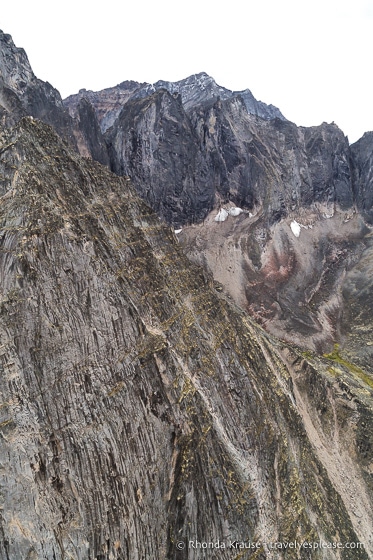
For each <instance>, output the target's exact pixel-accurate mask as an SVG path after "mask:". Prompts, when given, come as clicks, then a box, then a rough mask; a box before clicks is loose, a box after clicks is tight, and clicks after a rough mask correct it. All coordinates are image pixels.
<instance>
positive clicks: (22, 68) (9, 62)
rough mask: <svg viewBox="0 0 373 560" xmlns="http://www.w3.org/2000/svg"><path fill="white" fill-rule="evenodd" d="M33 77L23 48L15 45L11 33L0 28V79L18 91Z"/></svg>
mask: <svg viewBox="0 0 373 560" xmlns="http://www.w3.org/2000/svg"><path fill="white" fill-rule="evenodd" d="M34 78H35V77H34V73H33V71H32V68H31V65H30V62H29V59H28V57H27V54H26V52H25V50H24V49H22V48H19V47H16V46H15V44H14V42H13V39H12V37H11V35H9V34H7V33H4V32H3V31H1V30H0V79H1V80H2V81H3V82H4V83H6V84H7V85H9V87H12V88H13V89H15V90H17V91H20V90H22V88H24V87H25V85H26V84H27V83H29V82H30V81H32V80H33V79H34Z"/></svg>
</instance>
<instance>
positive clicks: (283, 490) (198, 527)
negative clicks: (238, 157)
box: [0, 118, 373, 560]
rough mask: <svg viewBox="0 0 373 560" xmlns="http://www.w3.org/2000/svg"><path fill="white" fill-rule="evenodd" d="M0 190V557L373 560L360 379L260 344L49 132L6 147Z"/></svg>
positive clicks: (157, 225)
mask: <svg viewBox="0 0 373 560" xmlns="http://www.w3.org/2000/svg"><path fill="white" fill-rule="evenodd" d="M0 177H1V204H0V213H1V216H0V218H1V228H2V229H1V252H0V259H1V260H0V280H1V297H2V301H1V315H0V321H1V322H0V326H1V344H0V349H1V368H2V372H1V375H0V395H1V406H0V414H1V421H0V457H1V470H0V474H1V476H0V496H1V498H0V500H1V506H2V507H1V516H0V532H1V535H2V537H1V539H0V558H1V560H10V559H14V558H17V559H22V558H25V559H26V558H28V559H30V558H35V559H39V558H45V559H48V560H49V559H50V560H52V559H62V558H67V557H71V558H75V559H79V560H80V559H91V558H92V559H93V558H100V559H109V558H110V559H113V558H114V559H131V560H136V559H140V558H154V559H159V560H164V559H165V558H169V559H175V560H179V559H186V558H188V559H193V560H196V559H197V558H199V557H200V551H199V550H198V549H195V548H193V546H192V545H190V542H195V541H200V542H201V541H202V542H203V541H207V542H217V541H218V540H219V541H220V542H222V543H224V544H225V545H226V548H222V549H219V550H209V555H208V558H215V557H216V558H217V557H219V558H223V559H233V558H237V557H239V555H240V554H241V553H242V550H240V549H237V548H235V546H236V545H234V546H233V547H232V543H234V542H235V541H236V540H237V541H238V542H242V541H244V542H246V543H248V542H249V541H251V542H253V541H255V542H260V543H261V544H260V545H259V547H258V549H257V550H256V552H255V554H251V552H250V551H249V552H248V553H247V555H248V557H255V558H262V559H275V558H276V559H282V558H284V559H285V558H286V559H292V558H294V559H295V558H298V559H299V558H301V559H308V558H310V557H312V558H323V559H332V558H335V557H336V556H335V550H332V549H327V548H318V549H315V550H312V553H311V552H310V550H309V549H308V548H299V549H298V550H293V549H287V550H286V551H284V550H282V549H279V548H277V549H276V550H275V549H273V548H272V549H270V548H269V544H267V545H265V544H263V543H264V542H266V543H275V542H279V541H284V542H290V541H294V540H295V539H296V540H297V541H298V542H301V543H303V541H306V542H318V541H320V540H321V541H323V542H324V541H325V542H329V541H330V542H336V541H340V542H343V543H346V542H353V543H356V542H358V541H361V542H362V543H363V545H364V546H362V547H361V548H356V547H355V548H353V549H351V548H346V547H345V548H341V549H340V550H339V552H338V554H339V556H338V557H339V558H341V559H356V558H361V559H363V558H364V559H366V558H373V542H372V534H371V521H372V519H373V516H372V496H373V491H372V490H373V488H372V480H371V476H372V474H371V465H372V441H371V436H372V430H371V426H372V408H371V400H370V399H371V393H372V389H371V387H370V386H369V385H367V384H366V380H364V379H363V378H362V377H361V376H359V375H358V374H357V373H356V372H354V371H351V369H350V368H349V367H348V366H347V365H346V364H343V363H337V361H336V359H334V358H333V357H329V358H328V359H325V360H320V359H318V360H317V359H315V358H311V356H310V355H309V356H308V357H307V356H306V355H302V354H301V353H299V351H297V350H296V349H295V348H294V349H291V348H290V347H287V346H286V345H285V344H282V343H281V344H280V343H278V342H276V341H275V340H274V339H272V338H271V337H270V336H269V335H267V334H265V333H264V332H263V331H262V330H261V329H260V328H259V327H257V326H256V325H255V324H254V323H252V322H251V320H250V319H249V318H248V316H247V315H246V314H245V313H243V312H242V311H240V310H239V309H238V308H237V307H236V306H235V305H234V304H233V303H232V302H230V301H229V300H228V299H227V298H226V297H225V296H224V295H223V294H221V293H218V292H217V291H216V290H215V289H214V286H213V282H212V280H211V279H210V277H208V276H207V275H206V273H205V272H203V269H201V268H199V267H196V266H195V265H193V264H191V263H190V261H188V260H187V259H186V257H185V256H184V254H183V252H182V250H181V247H180V245H179V244H178V243H177V241H176V239H175V237H174V234H173V233H172V232H171V231H170V229H169V228H168V227H166V226H164V225H162V223H161V222H160V221H159V219H158V217H157V216H156V215H155V214H154V213H153V212H152V211H151V210H150V209H149V208H148V207H147V206H146V205H145V204H144V203H143V202H141V201H140V200H139V199H138V198H137V197H136V196H135V195H134V192H133V190H132V187H131V186H130V184H129V182H128V181H127V180H125V179H123V178H118V177H115V176H114V175H111V174H110V173H108V172H107V171H105V170H104V168H103V167H101V166H99V165H98V164H94V163H92V162H90V161H89V160H82V159H80V158H79V157H78V156H77V155H76V154H75V153H74V152H72V151H70V150H69V148H68V147H67V146H66V144H64V143H62V142H61V140H59V138H58V137H57V136H56V135H55V133H54V132H53V131H52V129H51V128H49V127H48V126H47V125H45V124H42V123H40V122H38V121H35V120H31V119H29V118H26V119H23V120H22V121H21V122H20V123H19V124H18V125H17V127H16V128H14V129H13V130H11V131H9V132H6V133H3V134H2V136H1V139H0ZM178 542H179V543H183V544H181V545H180V544H179V547H178V546H177V543H178ZM184 545H185V548H184V549H181V548H182V546H184ZM210 553H211V554H210Z"/></svg>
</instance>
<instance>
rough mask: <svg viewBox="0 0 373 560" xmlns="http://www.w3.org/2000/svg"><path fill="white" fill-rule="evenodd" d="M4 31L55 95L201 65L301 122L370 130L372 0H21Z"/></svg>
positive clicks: (172, 76)
mask: <svg viewBox="0 0 373 560" xmlns="http://www.w3.org/2000/svg"><path fill="white" fill-rule="evenodd" d="M0 28H1V29H2V30H3V31H4V32H6V33H10V34H11V35H12V37H13V39H14V41H15V43H16V45H17V46H18V47H23V48H24V49H25V50H26V52H27V54H28V56H29V59H30V62H31V66H32V67H33V70H34V72H35V74H36V75H37V76H38V77H39V78H41V79H43V80H46V81H49V82H50V83H51V84H52V85H53V86H55V87H56V88H57V89H58V90H59V91H60V92H61V95H62V96H63V97H66V96H67V95H69V94H71V93H75V92H77V91H78V90H79V89H81V88H86V89H92V90H99V89H103V88H105V87H110V86H113V85H116V84H117V83H119V82H122V81H124V80H130V79H132V80H137V81H147V82H155V81H157V80H159V79H164V80H171V81H174V80H179V79H182V78H185V77H187V76H188V75H190V74H194V73H197V72H201V71H205V72H207V73H208V74H210V75H211V76H213V77H214V78H215V80H216V81H217V82H218V83H219V84H220V85H222V86H225V87H227V88H229V89H234V90H240V89H245V88H249V89H251V90H252V92H253V94H254V95H255V97H257V98H258V99H260V100H262V101H265V102H266V103H272V104H274V105H276V106H278V107H279V108H280V110H281V111H282V113H283V114H284V115H285V116H286V117H287V118H288V119H290V120H292V121H294V122H296V123H297V124H298V125H306V126H310V125H317V124H320V123H321V122H323V121H326V122H331V121H334V122H335V123H336V124H338V125H339V127H340V128H341V129H342V130H343V131H344V133H345V134H346V135H348V137H349V140H350V142H353V141H356V140H357V139H358V138H359V137H360V136H362V134H363V133H364V132H365V131H367V130H373V109H372V99H373V79H372V77H371V67H372V62H371V58H372V51H373V49H372V46H373V0H354V2H351V1H348V2H347V1H346V0H338V1H337V0H323V1H322V0H313V2H308V1H307V2H306V1H302V0H283V1H279V0H277V1H276V0H260V1H256V0H255V1H251V0H247V1H246V2H243V1H242V0H241V1H238V0H230V1H228V2H224V3H223V2H222V3H221V4H217V3H216V2H212V1H211V0H198V1H197V0H189V2H186V3H184V4H181V3H176V2H170V1H169V0H161V1H158V2H154V1H150V0H143V2H136V3H135V2H133V1H131V2H128V1H121V2H120V1H117V0H106V1H105V2H100V3H96V4H94V3H91V2H87V1H85V0H81V1H79V0H75V1H72V0H65V1H64V2H62V3H55V4H54V3H51V2H47V1H46V0H34V1H33V2H30V1H29V0H18V1H17V2H12V3H11V2H6V3H5V5H3V6H2V7H1V13H0Z"/></svg>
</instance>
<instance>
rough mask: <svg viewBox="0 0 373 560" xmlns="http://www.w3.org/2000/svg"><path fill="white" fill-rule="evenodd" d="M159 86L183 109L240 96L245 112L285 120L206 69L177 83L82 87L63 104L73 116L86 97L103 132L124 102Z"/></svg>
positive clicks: (143, 95)
mask: <svg viewBox="0 0 373 560" xmlns="http://www.w3.org/2000/svg"><path fill="white" fill-rule="evenodd" d="M161 89H165V90H166V91H168V92H169V93H171V94H172V95H180V97H181V101H182V104H183V106H184V108H185V110H186V111H188V110H190V109H191V108H193V107H194V106H195V105H200V104H201V103H204V102H208V103H211V101H217V100H218V99H221V100H226V99H233V98H235V97H241V98H242V99H243V101H244V104H245V107H246V109H247V112H248V113H249V114H251V115H257V116H259V117H261V118H264V119H273V118H279V119H283V120H285V118H284V116H283V115H282V113H281V111H280V110H279V109H278V108H277V107H274V106H273V105H267V104H266V103H263V102H262V101H258V100H256V99H255V97H254V96H253V94H252V93H251V91H250V90H249V89H245V90H243V91H231V90H229V89H227V88H225V87H222V86H219V85H218V84H217V83H216V82H215V80H214V79H213V78H212V77H211V76H209V75H208V74H206V72H200V73H199V74H194V75H193V76H189V77H188V78H185V79H184V80H179V81H177V82H167V81H165V80H159V81H158V82H156V83H155V84H148V83H138V82H134V81H126V82H122V83H120V84H118V85H117V86H115V87H112V88H107V89H105V90H102V91H98V92H94V91H87V90H85V89H82V90H80V91H79V93H77V94H74V95H70V96H69V97H67V98H66V99H65V100H64V104H65V106H66V107H68V109H69V111H70V114H71V115H72V116H74V115H75V114H76V108H77V105H78V103H79V101H80V100H81V99H88V100H89V102H90V103H91V104H92V106H93V108H94V110H95V112H96V114H97V116H98V119H99V122H100V126H101V129H102V132H106V130H107V129H108V128H110V126H112V125H113V124H114V122H115V120H116V119H117V118H118V116H119V113H120V111H121V110H122V108H123V105H124V104H125V103H127V101H129V100H130V99H141V98H144V97H148V96H149V95H151V94H153V93H155V92H156V91H159V90H161Z"/></svg>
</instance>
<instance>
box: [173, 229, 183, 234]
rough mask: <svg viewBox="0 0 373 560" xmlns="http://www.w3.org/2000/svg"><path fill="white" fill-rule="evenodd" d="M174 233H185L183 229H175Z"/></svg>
mask: <svg viewBox="0 0 373 560" xmlns="http://www.w3.org/2000/svg"><path fill="white" fill-rule="evenodd" d="M174 231H175V233H176V234H178V233H181V232H182V231H183V228H180V229H175V230H174Z"/></svg>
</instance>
